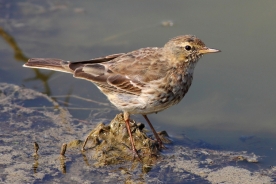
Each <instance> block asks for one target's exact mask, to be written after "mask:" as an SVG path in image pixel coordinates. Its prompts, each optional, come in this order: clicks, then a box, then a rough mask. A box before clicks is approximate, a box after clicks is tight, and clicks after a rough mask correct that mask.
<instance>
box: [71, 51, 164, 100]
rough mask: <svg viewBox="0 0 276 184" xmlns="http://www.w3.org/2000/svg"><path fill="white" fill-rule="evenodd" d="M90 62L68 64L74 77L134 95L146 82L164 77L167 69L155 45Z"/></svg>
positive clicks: (138, 92) (137, 93) (139, 91)
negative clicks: (109, 58)
mask: <svg viewBox="0 0 276 184" xmlns="http://www.w3.org/2000/svg"><path fill="white" fill-rule="evenodd" d="M91 61H93V62H88V61H87V62H86V63H79V62H78V63H71V64H70V66H69V67H70V68H72V69H75V72H74V77H76V78H82V79H86V80H89V81H91V82H93V83H95V84H96V85H98V86H99V87H101V88H104V89H106V90H112V91H117V92H124V93H129V94H135V95H139V94H140V93H141V90H142V88H143V86H145V85H146V84H147V83H149V82H151V81H153V80H158V79H160V78H162V77H164V76H165V75H166V73H167V71H168V69H169V65H168V63H167V60H165V59H164V58H163V57H162V55H160V52H158V48H144V49H139V50H136V51H132V52H129V53H127V54H122V55H120V56H118V57H115V58H114V59H111V60H109V61H107V62H99V63H96V62H95V61H96V60H91ZM80 64H81V65H80ZM74 65H76V66H74Z"/></svg>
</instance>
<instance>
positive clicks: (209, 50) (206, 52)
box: [199, 47, 220, 54]
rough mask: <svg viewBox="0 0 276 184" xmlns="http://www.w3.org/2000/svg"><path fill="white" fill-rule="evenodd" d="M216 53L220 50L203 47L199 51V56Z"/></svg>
mask: <svg viewBox="0 0 276 184" xmlns="http://www.w3.org/2000/svg"><path fill="white" fill-rule="evenodd" d="M216 52H220V50H217V49H211V48H208V47H203V48H202V49H200V50H199V53H200V54H208V53H216Z"/></svg>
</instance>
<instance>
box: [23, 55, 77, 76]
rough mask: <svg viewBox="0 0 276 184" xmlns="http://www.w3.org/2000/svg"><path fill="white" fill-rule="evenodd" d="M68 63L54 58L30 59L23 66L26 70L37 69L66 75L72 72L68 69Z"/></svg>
mask: <svg viewBox="0 0 276 184" xmlns="http://www.w3.org/2000/svg"><path fill="white" fill-rule="evenodd" d="M69 64H70V61H64V60H62V59H54V58H32V59H29V60H28V62H27V63H25V64H24V65H23V66H24V67H28V68H39V69H46V70H54V71H60V72H66V73H73V70H72V69H70V68H69Z"/></svg>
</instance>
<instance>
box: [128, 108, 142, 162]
mask: <svg viewBox="0 0 276 184" xmlns="http://www.w3.org/2000/svg"><path fill="white" fill-rule="evenodd" d="M124 120H125V123H126V127H127V131H128V135H129V138H130V143H131V147H132V151H133V152H134V154H136V156H137V157H138V158H139V159H140V157H139V155H138V152H137V150H136V148H135V145H134V141H133V137H132V134H131V130H130V125H129V113H128V112H124ZM140 160H141V159H140Z"/></svg>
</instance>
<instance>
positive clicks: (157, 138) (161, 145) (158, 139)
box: [143, 115, 165, 149]
mask: <svg viewBox="0 0 276 184" xmlns="http://www.w3.org/2000/svg"><path fill="white" fill-rule="evenodd" d="M143 117H144V118H145V119H146V121H147V122H148V124H149V126H150V129H151V130H152V132H153V134H154V137H155V138H156V140H157V142H158V145H159V149H160V148H165V146H164V145H163V142H162V141H161V139H160V137H159V135H158V134H157V132H156V131H155V129H154V128H153V126H152V124H151V123H150V120H149V118H148V117H147V115H143Z"/></svg>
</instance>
